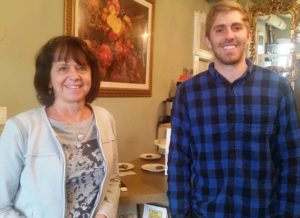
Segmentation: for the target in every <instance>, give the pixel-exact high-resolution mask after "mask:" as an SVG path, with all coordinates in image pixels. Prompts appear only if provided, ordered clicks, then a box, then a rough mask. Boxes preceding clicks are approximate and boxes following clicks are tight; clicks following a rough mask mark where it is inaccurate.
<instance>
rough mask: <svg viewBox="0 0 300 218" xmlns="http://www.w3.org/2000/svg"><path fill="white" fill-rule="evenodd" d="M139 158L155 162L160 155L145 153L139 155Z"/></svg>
mask: <svg viewBox="0 0 300 218" xmlns="http://www.w3.org/2000/svg"><path fill="white" fill-rule="evenodd" d="M140 158H143V159H146V160H155V159H159V158H161V155H160V154H157V153H146V154H141V155H140Z"/></svg>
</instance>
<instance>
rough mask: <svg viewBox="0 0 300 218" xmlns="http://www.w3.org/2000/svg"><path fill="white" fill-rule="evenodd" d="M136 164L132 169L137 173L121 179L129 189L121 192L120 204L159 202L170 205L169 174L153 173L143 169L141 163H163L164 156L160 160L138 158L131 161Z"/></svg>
mask: <svg viewBox="0 0 300 218" xmlns="http://www.w3.org/2000/svg"><path fill="white" fill-rule="evenodd" d="M130 163H132V164H133V165H134V168H133V169H132V171H134V172H135V173H136V174H134V175H128V176H122V177H120V178H121V181H122V182H123V183H125V185H126V186H127V189H128V191H125V192H121V196H120V200H119V204H120V205H133V204H144V203H159V204H162V205H168V198H167V194H166V192H167V176H165V175H164V172H159V173H153V172H148V171H145V170H143V169H141V165H143V164H148V163H162V164H164V158H163V157H161V158H160V159H158V160H144V159H141V158H139V159H136V160H134V161H131V162H130Z"/></svg>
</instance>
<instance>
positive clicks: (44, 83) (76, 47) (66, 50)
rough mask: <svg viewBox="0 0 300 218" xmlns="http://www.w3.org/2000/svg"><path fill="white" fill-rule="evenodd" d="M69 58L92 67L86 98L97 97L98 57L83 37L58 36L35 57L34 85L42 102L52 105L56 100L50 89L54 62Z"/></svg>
mask: <svg viewBox="0 0 300 218" xmlns="http://www.w3.org/2000/svg"><path fill="white" fill-rule="evenodd" d="M69 59H73V60H74V61H75V62H76V63H78V64H87V65H88V66H89V67H90V68H91V79H92V84H91V89H90V91H89V93H88V94H87V96H86V99H85V100H86V103H91V102H92V101H94V99H95V98H96V97H97V95H98V90H99V86H100V74H99V68H98V64H97V59H96V57H95V56H94V54H93V53H92V52H91V50H90V49H89V47H88V45H87V44H86V43H85V42H84V41H83V40H82V39H80V38H78V37H75V36H58V37H54V38H52V39H50V40H49V41H48V42H47V43H46V44H45V45H44V46H42V47H41V49H40V50H39V51H38V53H37V56H36V59H35V75H34V87H35V90H36V92H37V98H38V101H39V102H40V103H41V104H43V105H46V106H50V105H52V104H53V103H54V100H55V96H54V93H53V92H52V91H51V90H49V84H50V78H51V77H50V72H51V68H52V63H53V62H54V61H60V60H64V61H68V60H69Z"/></svg>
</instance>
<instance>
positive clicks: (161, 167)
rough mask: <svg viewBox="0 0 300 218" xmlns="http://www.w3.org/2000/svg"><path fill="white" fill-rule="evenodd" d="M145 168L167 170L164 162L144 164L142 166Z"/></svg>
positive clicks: (155, 170) (154, 170)
mask: <svg viewBox="0 0 300 218" xmlns="http://www.w3.org/2000/svg"><path fill="white" fill-rule="evenodd" d="M141 168H142V169H143V170H147V171H150V172H155V173H156V172H163V171H165V165H164V164H144V165H142V166H141Z"/></svg>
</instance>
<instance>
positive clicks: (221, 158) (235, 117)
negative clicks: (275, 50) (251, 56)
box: [168, 60, 300, 218]
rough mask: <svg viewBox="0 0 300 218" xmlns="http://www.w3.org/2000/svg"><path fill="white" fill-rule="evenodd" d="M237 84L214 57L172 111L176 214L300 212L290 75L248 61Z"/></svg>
mask: <svg viewBox="0 0 300 218" xmlns="http://www.w3.org/2000/svg"><path fill="white" fill-rule="evenodd" d="M246 62H247V64H248V69H247V71H246V72H245V74H244V75H243V76H242V77H241V78H240V79H238V80H237V81H235V82H234V83H232V84H230V83H229V82H227V81H226V80H225V79H224V77H222V76H221V75H220V74H219V73H218V72H217V71H216V70H215V69H214V64H213V63H211V64H210V65H209V68H208V70H207V71H205V72H203V73H201V74H198V75H196V76H194V77H193V78H191V79H189V80H187V81H186V82H184V83H183V84H181V85H180V86H179V87H178V90H177V94H176V97H175V99H174V102H173V110H172V134H171V143H170V151H169V160H168V198H169V206H170V211H171V215H172V218H187V217H192V218H194V217H207V218H211V217H217V218H226V217H228V218H231V217H232V218H239V217H251V218H254V217H263V218H268V217H270V218H271V217H272V218H273V217H274V218H275V217H284V218H288V217H293V218H294V217H300V131H299V124H298V119H297V113H296V104H295V97H294V94H293V91H292V88H291V86H290V84H289V82H288V81H287V80H286V79H283V78H282V77H281V76H279V75H278V74H276V73H274V72H272V71H270V70H267V69H265V68H261V67H259V66H256V65H253V64H252V63H251V62H250V61H249V60H246Z"/></svg>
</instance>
